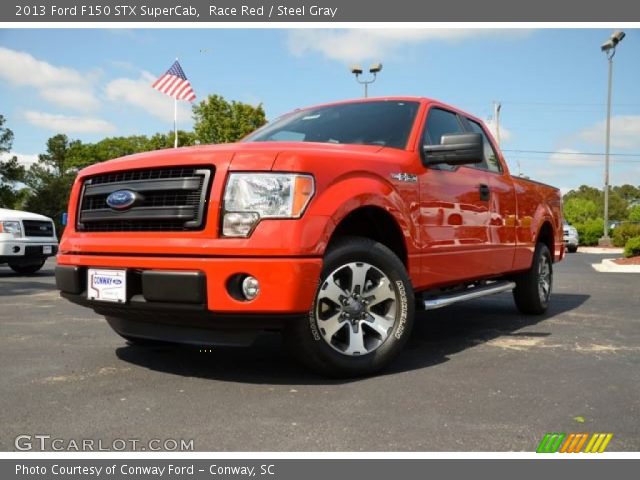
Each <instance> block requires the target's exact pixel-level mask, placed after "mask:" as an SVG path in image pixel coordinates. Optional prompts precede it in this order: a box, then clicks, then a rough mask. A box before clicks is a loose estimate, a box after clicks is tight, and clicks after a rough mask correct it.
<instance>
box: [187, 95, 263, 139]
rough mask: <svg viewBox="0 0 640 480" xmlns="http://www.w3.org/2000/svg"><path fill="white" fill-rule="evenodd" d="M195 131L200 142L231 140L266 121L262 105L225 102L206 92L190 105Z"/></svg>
mask: <svg viewBox="0 0 640 480" xmlns="http://www.w3.org/2000/svg"><path fill="white" fill-rule="evenodd" d="M193 117H194V120H195V124H194V131H195V134H196V138H197V140H199V141H200V143H209V144H211V143H230V142H236V141H238V140H240V139H241V138H242V137H244V136H245V135H247V134H249V133H251V132H252V131H254V130H255V129H257V128H259V127H261V126H262V125H264V124H265V123H266V122H267V118H266V115H265V113H264V109H263V108H262V105H258V106H257V107H254V106H252V105H249V104H246V103H242V102H236V101H231V102H228V101H226V100H225V99H224V98H223V97H221V96H219V95H209V96H208V97H207V99H206V100H203V101H201V102H200V103H198V104H196V105H194V106H193Z"/></svg>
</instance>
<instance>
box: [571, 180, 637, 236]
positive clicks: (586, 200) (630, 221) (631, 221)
mask: <svg viewBox="0 0 640 480" xmlns="http://www.w3.org/2000/svg"><path fill="white" fill-rule="evenodd" d="M563 205H564V209H563V210H564V217H565V219H566V220H567V221H568V222H569V223H571V224H572V225H573V226H574V227H576V229H577V230H578V233H579V234H580V244H581V245H596V244H597V243H598V239H599V238H600V237H602V235H603V234H604V219H603V216H604V215H603V213H604V192H603V191H602V190H600V189H598V188H594V187H590V186H588V185H582V186H581V187H580V188H578V189H576V190H571V191H569V192H567V193H566V194H565V195H564V197H563ZM609 220H610V225H609V226H610V231H609V234H610V235H611V236H612V239H613V243H614V245H615V246H617V247H624V246H625V244H626V243H627V241H628V240H629V239H630V238H632V237H637V236H640V185H639V186H637V187H636V186H633V185H629V184H625V185H620V186H615V187H610V189H609Z"/></svg>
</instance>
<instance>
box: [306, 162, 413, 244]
mask: <svg viewBox="0 0 640 480" xmlns="http://www.w3.org/2000/svg"><path fill="white" fill-rule="evenodd" d="M418 206H419V205H418V189H417V184H406V185H402V186H400V187H399V188H398V187H396V186H395V185H392V184H391V183H390V182H387V181H385V180H383V179H382V178H380V177H378V176H376V175H373V174H371V173H369V172H354V173H351V174H348V175H344V176H342V177H340V178H337V179H335V180H334V181H332V182H331V184H329V185H328V186H326V187H325V188H324V189H322V190H321V193H320V194H318V196H317V197H316V198H315V199H314V200H313V202H312V205H311V206H310V208H309V211H308V213H309V214H310V215H318V216H322V217H325V218H328V220H329V221H328V222H327V223H326V225H325V228H324V231H323V232H322V239H321V245H318V246H319V247H321V248H320V249H319V250H321V253H323V254H324V250H325V249H326V247H327V245H328V243H329V240H330V239H331V236H332V234H333V232H334V231H335V229H336V227H337V226H338V225H339V224H340V222H341V221H342V220H343V219H344V218H345V217H347V215H349V214H350V213H352V212H354V211H355V210H357V209H359V208H362V207H377V208H380V209H382V210H385V211H387V212H388V213H389V214H390V215H391V216H392V217H393V219H394V220H395V222H396V223H397V225H398V227H399V228H400V230H401V232H402V234H403V236H404V238H405V244H406V245H407V250H408V252H413V251H415V249H416V248H417V247H416V245H417V241H418V229H417V228H416V226H417V225H418V224H419V209H418Z"/></svg>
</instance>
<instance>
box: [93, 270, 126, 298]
mask: <svg viewBox="0 0 640 480" xmlns="http://www.w3.org/2000/svg"><path fill="white" fill-rule="evenodd" d="M87 285H88V287H89V288H87V298H88V299H89V300H100V301H103V302H117V303H124V302H126V301H127V271H126V270H105V269H102V268H89V269H87Z"/></svg>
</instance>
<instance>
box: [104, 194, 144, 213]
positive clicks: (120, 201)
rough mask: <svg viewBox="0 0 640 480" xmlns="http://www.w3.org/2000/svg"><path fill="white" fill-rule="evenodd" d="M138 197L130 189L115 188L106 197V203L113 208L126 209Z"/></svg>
mask: <svg viewBox="0 0 640 480" xmlns="http://www.w3.org/2000/svg"><path fill="white" fill-rule="evenodd" d="M137 199H138V195H137V194H136V193H135V192H132V191H131V190H116V191H115V192H111V193H110V194H109V196H108V197H107V205H109V207H111V208H113V209H114V210H126V209H127V208H130V207H131V206H133V204H134V203H136V200H137Z"/></svg>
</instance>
